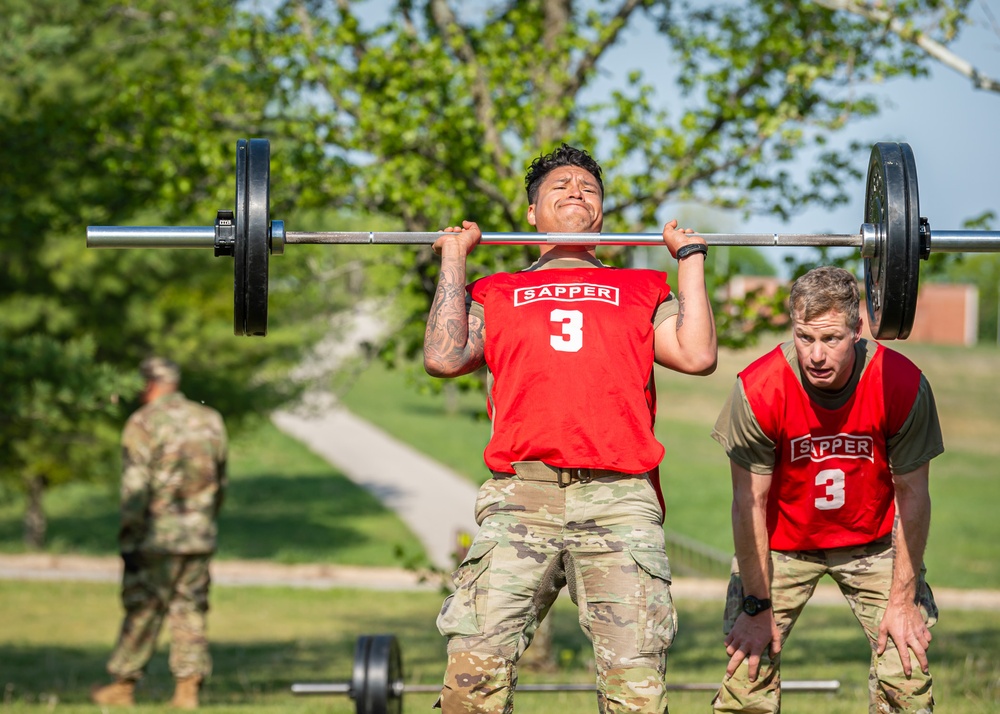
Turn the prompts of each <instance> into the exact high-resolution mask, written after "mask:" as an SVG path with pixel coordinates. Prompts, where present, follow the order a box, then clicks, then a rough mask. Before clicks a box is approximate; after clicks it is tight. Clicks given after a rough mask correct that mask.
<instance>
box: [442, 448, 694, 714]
mask: <svg viewBox="0 0 1000 714" xmlns="http://www.w3.org/2000/svg"><path fill="white" fill-rule="evenodd" d="M543 468H547V467H543ZM520 472H521V467H519V473H520ZM604 473H605V474H607V473H608V472H604ZM522 476H523V474H522ZM522 476H515V477H511V478H494V479H492V480H490V481H487V482H486V483H485V484H484V485H483V487H482V488H481V489H480V492H479V497H478V499H477V503H476V518H477V522H478V523H479V525H480V529H479V532H478V533H477V535H476V538H475V540H474V541H473V543H472V545H471V547H470V549H469V552H468V555H467V556H466V558H465V561H464V562H463V563H462V564H461V566H460V567H459V568H458V570H457V571H455V574H454V582H455V586H456V591H455V593H454V594H453V595H450V596H449V597H448V598H447V599H446V600H445V602H444V605H443V607H442V609H441V614H440V615H439V617H438V621H437V624H438V629H439V630H440V632H441V634H442V635H445V636H446V637H448V665H447V670H446V673H445V678H444V687H443V689H442V693H441V699H440V705H441V706H442V708H443V710H444V711H445V713H446V714H454V713H457V712H463V714H465V713H468V712H493V713H497V714H499V713H501V712H503V713H508V712H512V711H513V709H514V691H515V689H516V686H517V669H516V663H517V660H518V658H520V656H521V655H522V654H523V653H524V651H525V650H526V649H527V647H528V645H529V644H530V643H531V640H532V637H533V636H534V634H535V631H536V629H537V628H538V625H539V623H540V622H541V620H542V619H543V618H544V617H545V615H546V613H547V612H548V611H549V608H550V607H551V606H552V603H553V602H554V601H555V599H556V596H557V595H558V594H559V591H560V590H561V589H562V587H563V586H568V590H569V594H570V597H571V598H572V600H573V602H574V603H575V604H576V605H577V607H578V611H579V622H580V626H581V627H582V628H583V631H584V632H585V633H586V634H587V636H588V637H589V638H590V640H591V642H592V643H593V646H594V659H595V662H596V669H597V700H598V708H599V710H600V711H601V712H602V713H603V712H609V713H610V712H657V713H659V712H665V711H666V708H667V703H666V692H665V686H664V675H665V670H666V658H667V649H668V647H669V646H670V643H671V642H672V641H673V638H674V632H675V630H676V626H677V618H676V613H675V611H674V606H673V601H672V599H671V596H670V566H669V564H668V562H667V557H666V553H665V551H664V542H663V524H662V521H663V514H662V512H661V510H660V505H659V502H658V501H657V498H656V493H655V491H654V490H653V487H652V485H651V484H650V482H649V479H648V477H647V476H646V475H642V476H631V477H629V476H623V475H621V474H616V475H613V476H610V475H609V476H598V477H597V478H594V479H593V480H591V481H588V482H579V481H577V482H573V483H570V484H569V485H559V484H557V483H543V482H537V481H532V480H526V477H524V478H522Z"/></svg>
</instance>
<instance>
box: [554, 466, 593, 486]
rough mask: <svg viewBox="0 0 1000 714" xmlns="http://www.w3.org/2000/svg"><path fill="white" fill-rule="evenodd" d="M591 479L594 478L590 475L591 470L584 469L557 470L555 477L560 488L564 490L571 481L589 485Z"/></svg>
mask: <svg viewBox="0 0 1000 714" xmlns="http://www.w3.org/2000/svg"><path fill="white" fill-rule="evenodd" d="M593 479H594V476H593V475H592V474H591V470H590V469H584V468H571V469H559V475H558V477H557V481H558V483H559V487H560V488H566V487H567V486H569V485H570V484H571V483H573V481H579V482H580V483H589V482H590V481H592V480H593Z"/></svg>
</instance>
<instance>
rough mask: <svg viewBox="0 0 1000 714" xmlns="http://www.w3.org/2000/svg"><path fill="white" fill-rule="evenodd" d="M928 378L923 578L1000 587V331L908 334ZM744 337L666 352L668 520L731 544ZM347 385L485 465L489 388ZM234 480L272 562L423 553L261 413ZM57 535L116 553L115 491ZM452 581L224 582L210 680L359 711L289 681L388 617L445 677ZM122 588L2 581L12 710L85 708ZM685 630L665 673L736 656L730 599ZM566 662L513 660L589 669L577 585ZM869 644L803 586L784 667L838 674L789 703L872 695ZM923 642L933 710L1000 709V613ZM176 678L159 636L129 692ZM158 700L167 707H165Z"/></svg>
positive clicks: (554, 677)
mask: <svg viewBox="0 0 1000 714" xmlns="http://www.w3.org/2000/svg"><path fill="white" fill-rule="evenodd" d="M898 347H899V348H900V349H901V350H902V351H904V352H906V353H907V354H909V355H911V356H912V357H913V358H914V359H915V360H916V361H917V362H918V364H920V365H921V366H922V367H923V368H924V370H925V372H926V373H927V374H928V376H929V378H930V380H931V383H932V385H933V386H934V389H935V394H936V397H937V401H938V405H939V407H940V410H941V417H942V421H943V426H944V430H945V441H946V446H947V448H948V451H947V452H946V454H944V455H943V456H942V457H940V458H939V459H936V460H935V462H934V465H933V468H932V483H933V486H932V488H933V497H934V504H935V505H934V518H933V526H932V534H931V542H930V545H929V548H928V553H927V562H928V567H929V577H930V580H931V583H932V584H936V585H938V586H948V587H965V588H972V587H990V588H998V587H1000V568H998V567H997V565H996V563H997V560H998V556H1000V546H998V545H997V543H1000V519H997V518H996V517H995V515H994V514H993V503H995V502H997V500H998V498H1000V478H998V473H997V469H996V466H995V464H996V463H997V457H998V456H1000V439H998V438H997V437H996V434H998V433H1000V409H998V407H997V405H998V404H1000V380H996V379H994V375H995V374H996V373H997V372H998V367H1000V352H998V351H997V350H996V349H986V348H983V349H974V350H960V349H948V348H934V347H926V346H919V345H905V344H900V345H898ZM750 356H751V355H748V354H730V353H723V355H722V356H721V362H720V368H719V371H718V372H717V373H716V374H715V375H713V376H711V377H707V378H693V377H680V376H677V375H673V374H670V373H667V372H661V373H660V374H659V375H658V378H659V397H660V416H659V432H658V435H659V437H660V438H661V439H662V440H663V442H664V443H665V445H666V447H667V452H668V455H667V458H666V461H665V466H664V468H663V472H662V477H663V483H664V491H665V494H666V498H667V507H668V526H669V527H670V528H671V529H673V530H675V531H679V532H681V533H684V534H686V535H689V536H691V537H693V538H696V539H698V540H700V541H702V542H705V543H708V544H710V545H713V546H714V547H716V548H718V549H720V550H724V551H728V550H729V549H731V536H730V531H729V478H728V467H727V465H726V462H725V456H724V454H723V453H722V450H721V448H720V447H718V446H717V445H716V444H715V442H713V441H712V440H711V439H710V438H709V436H708V435H709V432H710V430H711V426H712V423H713V422H714V420H715V416H716V414H717V412H718V410H719V408H720V406H721V404H722V402H723V401H724V400H725V397H726V395H727V393H728V391H729V389H730V388H731V385H732V381H733V379H734V377H735V374H736V371H737V370H738V369H739V368H741V367H742V366H744V365H745V364H746V362H747V361H748V360H749V358H750ZM343 398H344V401H345V402H346V403H347V404H348V406H350V407H351V408H352V409H353V410H354V411H356V412H357V413H358V414H360V415H361V416H364V417H367V418H369V419H371V420H372V421H374V422H376V423H378V424H379V425H380V426H382V427H383V428H384V429H386V430H387V431H389V432H390V433H393V434H395V435H396V436H397V437H398V438H400V439H402V440H404V441H407V442H409V443H411V444H413V445H414V446H416V447H417V448H420V449H422V450H424V451H426V452H428V453H430V454H432V455H434V456H436V457H437V458H439V459H440V460H441V461H443V462H445V463H447V464H449V465H450V466H452V467H453V468H455V469H456V470H457V471H459V472H461V473H464V474H466V475H467V476H468V477H469V478H470V479H471V480H473V481H481V480H482V479H483V478H485V475H486V474H485V471H484V469H483V467H482V464H481V452H482V448H483V446H484V445H485V443H486V439H487V437H488V433H489V425H488V424H487V423H486V422H485V421H483V420H482V419H481V418H480V416H479V415H480V412H481V404H482V399H483V397H482V395H480V394H465V395H457V396H454V397H452V398H451V402H450V404H451V407H452V408H451V409H446V408H445V403H446V400H445V399H443V398H441V397H440V396H438V397H429V396H426V395H423V394H421V393H420V392H419V391H418V390H416V389H414V388H413V386H412V384H411V383H410V380H409V378H408V377H407V375H406V373H405V372H401V371H395V372H386V371H385V370H384V369H382V368H380V367H373V368H372V369H369V370H367V371H366V372H364V373H363V374H361V375H360V376H359V378H358V379H357V380H356V383H355V385H354V387H353V389H351V390H350V391H349V392H347V393H346V394H345V395H344V397H343ZM231 472H232V486H231V491H230V499H229V501H228V503H227V507H226V509H225V510H224V515H223V519H222V533H223V537H222V550H221V553H220V557H222V558H252V559H262V560H275V561H280V562H288V563H292V562H332V563H345V564H370V565H395V564H399V562H400V561H401V556H400V555H399V553H398V551H399V550H403V551H405V553H406V554H408V555H407V556H406V557H419V555H420V552H419V546H418V545H416V542H415V539H414V538H413V537H412V535H411V534H410V533H408V531H407V530H406V528H405V526H403V525H402V524H401V523H400V521H399V520H398V519H397V518H396V517H395V516H394V515H393V514H391V513H389V512H388V511H386V510H385V509H384V508H383V507H382V506H381V505H380V504H379V503H378V502H377V501H375V500H374V499H373V498H372V497H371V496H369V495H368V494H367V493H366V492H364V491H362V490H360V489H358V488H356V487H355V486H354V485H353V484H351V483H350V482H349V481H348V480H347V479H346V478H345V477H344V476H343V474H341V473H339V472H338V471H337V470H336V469H333V468H331V467H330V466H329V465H327V464H326V463H325V462H323V461H322V460H320V459H319V458H317V457H316V456H315V455H313V454H311V453H310V452H308V451H307V450H306V449H304V448H303V447H302V446H301V445H300V444H298V443H297V442H295V441H293V440H291V439H289V438H287V437H286V436H284V435H283V434H281V433H280V432H278V431H277V430H276V429H274V428H273V427H272V426H270V425H268V424H265V425H262V426H261V427H260V428H259V429H257V430H255V431H254V432H252V433H247V434H243V435H241V436H239V437H238V438H237V439H236V440H235V441H234V444H233V452H232V467H231ZM20 505H21V504H19V503H18V502H17V501H16V500H11V501H8V502H3V503H0V551H2V552H18V551H21V550H22V549H23V547H22V545H21V541H20V526H21V523H20V517H21V511H20ZM46 508H47V512H48V514H49V518H50V538H51V545H50V549H51V550H52V551H54V552H76V553H88V554H110V553H113V552H114V550H115V548H114V543H115V532H116V509H117V495H116V493H115V491H114V489H113V488H111V487H97V486H87V485H80V486H74V487H72V488H68V489H61V490H56V491H54V492H53V493H52V494H50V495H49V496H48V497H47V500H46ZM440 601H441V596H440V595H439V594H436V593H432V592H400V593H393V592H367V591H354V590H329V591H315V590H295V589H290V588H278V587H275V588H236V587H218V588H216V589H215V590H214V591H213V598H212V607H213V609H212V613H211V615H210V638H211V640H212V642H213V653H214V656H215V670H216V674H215V676H214V677H213V679H212V681H211V683H210V685H209V687H208V689H207V690H206V694H205V698H206V700H207V702H208V704H209V708H210V709H212V710H214V711H219V712H223V711H230V710H231V711H234V712H235V711H246V710H247V708H248V707H252V708H253V709H254V710H255V711H258V710H260V711H264V712H276V713H277V712H282V713H283V712H312V711H316V712H319V711H324V712H333V713H334V714H337V713H338V712H344V713H345V714H346V712H350V711H353V709H352V705H351V703H350V702H349V701H348V700H347V699H346V698H343V697H341V698H326V697H323V698H294V697H292V695H291V694H290V693H289V687H290V685H291V684H292V683H293V682H296V681H335V680H345V679H346V678H348V676H349V669H350V660H351V656H352V652H353V642H354V639H355V638H356V637H357V636H358V635H359V634H363V633H376V632H393V633H395V634H396V635H397V636H398V637H399V638H400V640H401V642H402V645H403V651H404V658H405V665H406V670H407V673H408V675H407V679H408V680H409V681H419V682H422V683H434V682H437V681H439V679H440V676H441V667H442V664H443V659H444V642H443V641H442V639H441V638H440V636H439V635H438V634H437V632H436V630H435V629H434V618H435V615H436V613H437V610H438V607H439V606H440ZM119 607H120V606H119V603H118V599H117V588H116V586H114V585H112V584H100V583H60V582H51V583H40V582H37V583H36V582H13V581H0V613H2V615H0V617H2V619H0V623H2V624H0V686H2V687H3V692H4V695H3V697H4V698H3V702H4V703H3V706H2V709H3V710H4V711H8V710H9V711H11V712H18V711H25V712H37V711H39V710H40V709H41V708H42V707H44V708H45V709H46V710H52V709H55V708H58V710H59V711H66V712H75V711H80V712H83V711H93V706H91V705H88V704H87V703H86V697H87V691H88V689H89V686H90V684H91V683H93V682H96V681H100V680H102V679H103V677H104V674H103V667H104V663H105V661H106V658H107V656H108V653H109V650H110V647H111V645H112V643H113V640H114V637H115V634H116V628H117V626H118V622H119V618H120V609H119ZM678 610H679V614H680V620H681V628H680V633H679V635H678V639H677V641H676V643H675V645H674V648H673V649H672V651H671V664H670V681H672V682H676V683H691V682H712V683H714V682H716V681H717V680H718V677H719V675H720V672H721V671H722V669H723V667H724V666H725V657H724V653H723V651H722V648H721V646H720V642H721V631H720V622H719V619H720V603H717V602H698V601H680V602H679V603H678ZM554 613H555V614H554V617H555V618H556V619H555V630H556V636H555V639H556V647H557V651H558V652H559V653H560V655H559V660H560V662H561V665H562V666H561V669H560V671H559V672H557V673H546V674H540V673H531V672H524V673H522V681H523V682H529V681H574V682H577V681H578V682H586V681H590V680H591V677H592V675H591V673H590V662H589V660H590V654H589V644H588V643H587V642H586V640H585V639H584V637H583V635H582V634H581V633H580V631H579V628H578V626H577V624H576V621H575V613H574V612H573V609H572V605H571V603H570V602H569V601H568V599H567V598H560V600H559V602H558V603H557V605H556V608H555V610H554ZM868 657H869V654H868V649H867V646H866V644H865V642H864V640H863V638H862V637H861V636H860V633H859V631H858V629H857V625H856V623H855V622H854V619H853V617H852V616H851V614H850V612H849V610H848V609H847V608H846V607H843V606H841V607H819V606H816V605H815V604H812V605H810V606H809V608H807V611H806V613H805V614H804V615H803V618H802V620H801V625H800V627H799V628H798V630H797V632H796V636H795V637H794V638H793V640H792V641H791V642H790V643H789V646H788V648H787V649H786V650H785V655H784V662H785V671H784V675H785V677H786V678H788V679H838V680H840V681H841V682H842V683H843V686H842V688H841V691H840V692H838V693H837V694H835V695H830V694H802V693H795V694H793V693H789V694H787V695H786V710H788V711H793V712H796V711H808V712H818V713H820V714H847V713H848V712H850V713H853V712H858V711H864V710H865V697H866V694H865V692H866V688H865V686H866V685H865V683H866V677H867V669H868ZM932 662H933V667H934V672H935V677H936V687H935V690H936V697H937V699H938V702H939V704H940V707H941V709H942V711H948V712H957V713H958V714H973V713H977V714H978V713H983V714H985V713H986V712H996V711H1000V613H998V612H982V611H979V612H966V611H960V610H948V611H946V612H944V613H942V619H941V621H940V622H939V624H938V626H937V627H936V628H935V630H934V643H933V645H932ZM171 686H172V683H171V681H170V677H169V674H168V672H167V668H166V662H165V656H164V654H163V653H162V652H161V653H160V654H159V655H158V656H157V658H156V659H155V660H154V662H153V664H152V666H151V668H150V672H149V676H148V678H147V679H146V680H145V682H144V683H143V685H142V687H141V688H140V691H139V693H138V698H139V701H140V704H141V705H142V708H143V709H149V710H157V709H160V708H161V706H160V704H159V703H162V702H163V701H164V700H165V699H167V698H168V697H169V693H170V688H171ZM710 697H711V694H710V693H706V692H674V693H673V694H672V698H671V711H672V712H674V714H677V712H681V713H682V714H683V713H684V712H700V711H705V710H707V703H708V701H709V699H710ZM433 699H434V697H433V695H411V696H410V697H407V707H406V711H407V712H416V711H418V710H421V711H423V710H426V709H427V708H428V707H429V706H430V704H431V703H432V701H433ZM164 708H165V707H164ZM593 710H594V705H593V699H592V696H591V695H587V694H566V693H564V694H558V695H550V694H538V695H532V694H524V695H522V696H521V697H519V698H518V711H519V712H522V713H523V712H527V713H528V714H534V713H540V712H556V711H559V712H568V711H593Z"/></svg>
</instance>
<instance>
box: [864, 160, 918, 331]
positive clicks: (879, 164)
mask: <svg viewBox="0 0 1000 714" xmlns="http://www.w3.org/2000/svg"><path fill="white" fill-rule="evenodd" d="M864 222H865V223H871V224H874V225H875V226H877V229H878V233H879V241H878V245H877V247H876V250H875V255H873V256H872V257H870V258H865V293H866V296H867V301H868V319H869V327H870V329H871V332H872V335H874V336H875V338H876V339H880V340H891V339H905V338H906V336H907V335H909V334H910V328H911V327H912V325H913V314H914V311H915V308H916V301H917V279H918V276H919V261H920V207H919V199H918V190H917V171H916V162H915V161H914V158H913V152H912V151H911V150H910V147H909V145H907V144H895V143H888V142H881V143H878V144H875V146H873V147H872V154H871V159H870V161H869V163H868V182H867V188H866V191H865V219H864Z"/></svg>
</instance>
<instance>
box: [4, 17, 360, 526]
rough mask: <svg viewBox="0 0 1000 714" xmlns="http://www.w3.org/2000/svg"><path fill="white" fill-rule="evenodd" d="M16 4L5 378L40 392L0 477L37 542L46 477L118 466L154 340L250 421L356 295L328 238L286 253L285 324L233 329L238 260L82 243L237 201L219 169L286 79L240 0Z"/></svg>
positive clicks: (283, 393)
mask: <svg viewBox="0 0 1000 714" xmlns="http://www.w3.org/2000/svg"><path fill="white" fill-rule="evenodd" d="M0 15H2V16H3V17H4V22H3V23H0V58H2V60H3V64H4V67H5V69H6V71H5V72H4V73H3V75H2V76H0V143H2V145H3V146H4V149H5V155H4V165H5V169H6V170H5V171H3V172H0V236H2V240H3V245H4V260H3V261H0V345H3V347H4V349H6V350H8V351H12V352H9V354H11V355H14V354H16V355H17V359H14V358H13V357H12V358H11V359H3V360H0V382H2V383H4V384H7V385H10V387H11V388H14V387H17V386H24V388H25V389H28V391H25V392H18V395H16V396H17V397H18V399H17V400H14V401H11V400H8V402H7V403H6V404H5V405H4V407H7V406H10V405H22V404H32V405H34V406H35V407H37V410H36V411H35V412H31V414H30V415H29V414H25V415H21V416H19V415H18V413H17V412H11V413H7V412H6V411H5V412H4V421H3V441H4V447H3V451H4V454H5V455H6V456H8V457H10V458H7V459H5V460H4V463H3V470H2V473H0V478H3V479H4V483H5V484H6V486H7V487H8V488H11V489H13V490H19V491H24V492H25V493H26V494H28V497H29V498H28V500H27V501H26V503H27V506H28V508H29V511H34V512H35V515H33V516H31V517H30V518H29V519H28V522H29V523H30V524H34V525H33V526H32V527H31V528H30V529H29V531H30V533H29V534H28V535H29V537H28V538H27V539H28V540H29V541H31V542H33V543H39V542H40V541H41V540H42V539H43V538H44V529H43V527H44V518H41V517H39V516H38V515H37V513H38V512H39V510H40V503H41V498H42V491H43V489H44V487H46V486H53V485H58V484H60V483H63V482H65V481H67V480H72V479H75V478H82V477H95V478H96V477H102V478H112V474H113V471H114V469H112V468H110V466H111V465H112V464H114V463H115V462H116V458H115V456H114V454H115V453H116V444H117V439H118V431H119V430H120V427H121V423H122V422H123V421H124V417H125V416H126V412H125V410H124V409H125V407H126V406H131V405H130V404H129V399H130V396H129V394H130V393H129V391H128V389H126V387H127V385H128V384H130V383H131V381H132V380H134V376H133V375H134V374H135V371H136V369H137V366H138V363H139V361H140V360H141V358H142V357H144V356H146V355H148V354H150V353H153V352H160V353H164V354H166V355H168V356H170V357H172V358H173V359H175V360H176V361H177V362H179V363H180V364H181V365H182V367H183V371H184V375H185V377H184V384H183V387H184V389H185V391H186V392H188V394H189V396H191V397H192V398H197V399H200V400H204V401H206V402H207V403H210V404H212V405H213V406H216V407H217V408H219V409H220V410H221V411H222V413H223V414H224V415H225V416H226V418H227V421H228V422H229V423H230V425H232V426H238V424H239V422H241V421H243V420H246V419H253V418H261V417H263V416H265V415H266V414H267V413H269V412H270V410H271V409H273V408H274V407H275V406H276V405H278V404H282V403H284V402H286V401H287V400H288V399H290V398H293V397H295V396H296V395H297V393H298V392H299V391H300V390H301V389H302V384H301V383H300V382H301V380H299V381H296V380H295V379H292V378H291V377H290V376H289V375H290V371H291V369H292V368H293V367H294V366H295V365H296V364H297V363H298V362H299V360H300V358H301V355H302V354H303V353H304V352H305V351H307V350H308V349H309V347H310V345H311V344H313V343H314V342H315V341H316V340H317V339H319V337H320V336H322V335H323V334H325V333H326V332H328V328H327V326H326V324H325V323H324V316H325V315H327V314H328V313H329V312H331V311H333V310H336V309H337V307H338V305H343V304H344V303H345V302H346V296H347V294H348V293H347V288H346V285H344V284H343V283H344V281H343V280H334V281H327V282H321V281H318V280H314V276H315V274H316V272H317V270H319V269H318V268H317V267H316V266H314V265H313V264H312V263H310V262H309V258H310V256H311V255H314V253H313V252H312V251H310V250H305V251H302V252H301V253H300V254H299V255H298V256H290V257H289V259H288V260H286V261H284V263H285V265H284V268H285V270H284V274H283V280H284V285H283V287H284V288H285V289H284V290H277V291H276V298H275V300H274V301H273V304H274V305H275V306H276V307H278V308H279V309H282V311H283V313H284V314H283V317H284V318H285V320H284V322H283V324H281V325H280V326H278V328H277V329H275V330H273V332H272V335H271V337H269V338H268V339H267V340H237V339H235V338H234V337H233V336H232V333H231V327H230V325H231V320H232V297H231V292H230V290H231V286H232V277H231V274H230V271H231V270H232V263H231V262H230V261H228V260H222V261H213V260H212V259H211V257H210V255H209V254H208V253H207V252H205V253H200V254H199V253H197V252H195V251H94V250H87V249H86V247H85V241H84V227H85V226H87V225H90V224H117V223H122V224H127V223H157V224H158V223H166V224H176V223H180V224H193V223H201V224H203V225H204V224H211V222H212V221H213V218H214V210H215V209H218V208H232V206H233V183H232V181H220V179H219V177H220V176H226V175H232V173H233V163H234V149H235V142H236V139H237V138H238V133H237V132H248V133H249V134H250V135H257V134H265V133H267V131H266V130H265V129H264V128H263V127H264V126H265V124H266V123H267V122H268V121H270V120H272V118H273V116H272V113H271V110H270V107H269V102H270V100H271V97H272V96H273V94H274V84H276V83H278V82H279V81H280V77H279V76H274V75H265V74H262V73H260V72H256V73H255V72H254V64H255V61H256V58H255V55H254V53H253V46H254V42H255V41H256V40H254V38H252V37H250V35H252V34H253V33H254V32H255V28H254V26H253V24H252V23H251V22H249V21H241V20H240V19H239V18H240V17H243V16H241V15H238V13H237V10H236V7H235V4H234V3H220V2H215V1H213V0H195V1H194V2H180V1H179V0H136V1H135V2H129V3H116V2H110V1H107V0H106V1H104V2H82V1H78V0H40V1H39V2H34V1H32V2H29V1H27V0H0ZM306 151H308V150H306ZM194 216H202V218H201V219H200V220H192V217H194ZM293 307H294V308H295V309H292V308H293ZM32 350H35V353H32ZM29 368H30V370H32V371H30V372H28V373H25V371H24V370H26V369H29ZM29 378H30V380H29V382H26V383H25V384H24V385H20V384H19V381H20V380H24V379H29ZM83 384H88V385H89V386H88V388H87V389H69V388H68V385H83ZM29 387H30V389H29ZM95 390H102V391H101V393H102V394H103V398H99V394H98V392H97V391H95ZM116 394H120V395H121V397H120V401H119V403H118V405H116V406H114V407H113V408H112V406H110V405H109V402H108V400H109V399H110V398H111V397H112V396H114V395H116ZM74 395H76V396H75V397H74ZM98 405H100V408H98ZM39 415H48V416H39ZM74 415H75V418H74ZM57 416H58V418H56V417H57ZM50 443H64V444H67V445H73V448H69V446H67V447H66V448H52V449H49V448H46V446H45V445H47V444H50ZM82 444H86V445H88V448H87V449H84V448H82V446H80V445H82ZM11 455H13V457H11ZM97 457H100V462H99V463H98V462H96V461H95V459H97ZM18 470H20V473H18Z"/></svg>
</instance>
